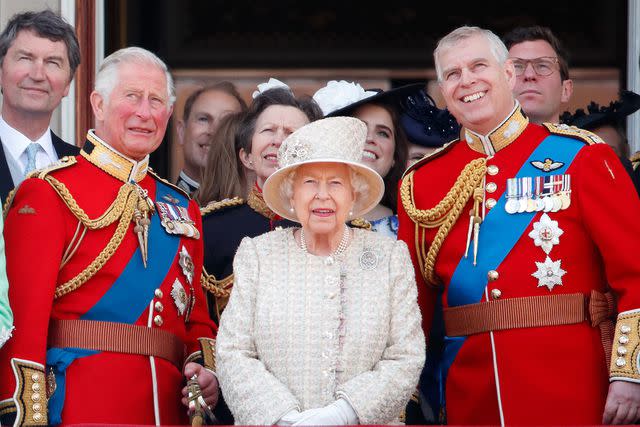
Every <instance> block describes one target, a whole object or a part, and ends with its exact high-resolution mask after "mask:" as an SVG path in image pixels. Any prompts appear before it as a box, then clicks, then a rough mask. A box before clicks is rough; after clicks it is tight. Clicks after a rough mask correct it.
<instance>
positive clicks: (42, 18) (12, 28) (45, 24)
mask: <svg viewBox="0 0 640 427" xmlns="http://www.w3.org/2000/svg"><path fill="white" fill-rule="evenodd" d="M20 31H33V32H34V33H36V34H37V35H38V37H42V38H47V39H49V40H51V41H54V42H57V41H63V42H64V44H65V45H66V46H67V56H68V58H69V66H70V68H71V75H70V78H69V80H71V79H72V78H73V75H74V74H75V72H76V69H77V68H78V65H80V46H79V44H78V38H77V37H76V33H75V30H74V29H73V27H72V26H71V25H69V23H68V22H67V21H65V20H64V19H63V18H62V17H61V16H60V15H58V14H57V13H55V12H53V11H52V10H49V9H47V10H42V11H39V12H23V13H18V14H16V15H13V16H12V17H11V19H10V20H9V22H8V23H7V26H6V28H5V29H4V31H3V32H2V34H0V65H1V64H2V61H4V57H5V56H6V54H7V51H8V50H9V47H11V44H12V43H13V41H14V40H15V39H16V37H18V34H19V33H20Z"/></svg>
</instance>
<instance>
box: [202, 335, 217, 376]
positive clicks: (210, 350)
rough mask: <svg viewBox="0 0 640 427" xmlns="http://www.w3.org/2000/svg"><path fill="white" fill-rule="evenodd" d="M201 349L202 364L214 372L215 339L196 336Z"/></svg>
mask: <svg viewBox="0 0 640 427" xmlns="http://www.w3.org/2000/svg"><path fill="white" fill-rule="evenodd" d="M198 341H200V348H201V349H202V366H204V367H205V368H207V369H210V370H212V371H213V372H216V340H215V339H213V338H198Z"/></svg>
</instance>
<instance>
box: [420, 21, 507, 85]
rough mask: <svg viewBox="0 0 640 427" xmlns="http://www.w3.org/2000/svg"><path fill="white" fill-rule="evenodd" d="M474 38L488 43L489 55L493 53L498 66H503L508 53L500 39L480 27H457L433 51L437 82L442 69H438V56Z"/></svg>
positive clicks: (440, 77)
mask: <svg viewBox="0 0 640 427" xmlns="http://www.w3.org/2000/svg"><path fill="white" fill-rule="evenodd" d="M474 36H482V37H484V38H485V39H486V40H487V41H488V42H489V48H490V49H491V53H493V56H494V57H495V58H496V60H497V61H498V63H499V64H501V65H502V64H504V63H505V62H506V60H507V58H509V51H508V50H507V47H506V46H505V45H504V43H503V42H502V40H501V39H500V37H498V36H496V35H495V34H494V33H493V32H491V31H489V30H485V29H484V28H480V27H469V26H464V27H459V28H456V29H455V30H453V31H451V32H450V33H449V34H447V35H446V36H444V37H443V38H441V39H440V41H438V45H437V46H436V50H434V51H433V60H434V62H435V65H436V74H437V75H438V81H442V68H441V67H440V61H439V57H440V55H442V53H443V52H445V51H447V50H449V49H451V48H452V47H453V46H455V45H456V44H458V43H459V42H461V41H462V40H466V39H469V38H471V37H474Z"/></svg>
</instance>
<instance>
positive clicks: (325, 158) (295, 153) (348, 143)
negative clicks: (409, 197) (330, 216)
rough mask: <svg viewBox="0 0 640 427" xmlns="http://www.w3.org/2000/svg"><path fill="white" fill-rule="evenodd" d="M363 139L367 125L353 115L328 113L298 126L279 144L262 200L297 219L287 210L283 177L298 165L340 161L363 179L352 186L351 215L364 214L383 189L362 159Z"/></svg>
mask: <svg viewBox="0 0 640 427" xmlns="http://www.w3.org/2000/svg"><path fill="white" fill-rule="evenodd" d="M366 139H367V125H365V124H364V122H363V121H362V120H359V119H356V118H353V117H328V118H324V119H321V120H316V121H314V122H311V123H309V124H307V125H305V126H302V127H301V128H299V129H298V130H296V131H295V132H293V133H292V134H291V135H289V136H288V137H287V138H286V139H285V140H284V141H283V142H282V145H280V148H279V149H278V165H279V166H280V168H279V169H278V170H277V171H275V172H274V173H272V174H271V176H269V178H267V180H266V181H265V183H264V186H263V188H262V194H263V196H264V201H265V202H266V203H267V205H268V206H269V207H270V208H271V210H273V211H274V212H275V213H277V214H278V215H280V216H281V217H283V218H286V219H289V220H292V221H297V220H298V219H297V218H296V216H295V213H294V212H292V211H291V201H290V195H289V194H288V193H287V191H286V189H285V188H284V182H285V180H286V179H287V177H288V176H289V175H290V174H291V173H292V172H294V171H295V170H296V169H297V168H298V167H300V166H302V165H307V164H314V163H342V164H345V165H347V166H349V167H350V168H351V169H352V170H353V171H354V172H356V173H357V174H358V175H359V176H360V177H362V178H363V180H364V182H365V183H366V185H364V186H362V188H356V200H355V205H354V208H353V213H352V217H353V218H357V217H361V216H362V215H364V214H366V213H367V212H369V211H370V210H371V209H373V208H374V207H375V206H376V205H377V204H378V203H379V202H380V200H381V199H382V195H383V193H384V182H383V181H382V178H381V177H380V175H379V174H378V173H377V172H376V171H374V170H373V169H371V168H370V167H369V166H366V165H364V164H363V163H362V152H363V151H364V145H365V142H366Z"/></svg>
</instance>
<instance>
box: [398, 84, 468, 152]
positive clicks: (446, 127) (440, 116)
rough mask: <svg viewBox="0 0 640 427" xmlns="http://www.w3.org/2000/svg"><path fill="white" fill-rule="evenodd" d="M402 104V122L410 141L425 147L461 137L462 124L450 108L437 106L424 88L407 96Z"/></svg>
mask: <svg viewBox="0 0 640 427" xmlns="http://www.w3.org/2000/svg"><path fill="white" fill-rule="evenodd" d="M401 105H402V108H403V113H402V115H401V116H400V124H401V125H402V128H403V129H404V132H405V134H406V135H407V138H409V142H412V143H414V144H418V145H422V146H423V147H441V146H443V145H444V144H445V143H447V142H449V141H452V140H454V139H457V138H459V137H460V124H458V122H457V121H456V119H455V118H454V117H453V116H452V115H451V113H450V112H449V110H447V109H446V108H445V109H444V110H441V109H439V108H438V107H436V103H435V102H434V101H433V98H431V97H430V96H429V94H428V93H427V92H426V91H425V90H424V89H422V90H420V91H418V92H417V93H414V94H412V95H409V96H407V97H406V98H405V99H404V100H403V101H402V103H401Z"/></svg>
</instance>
